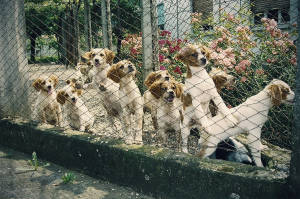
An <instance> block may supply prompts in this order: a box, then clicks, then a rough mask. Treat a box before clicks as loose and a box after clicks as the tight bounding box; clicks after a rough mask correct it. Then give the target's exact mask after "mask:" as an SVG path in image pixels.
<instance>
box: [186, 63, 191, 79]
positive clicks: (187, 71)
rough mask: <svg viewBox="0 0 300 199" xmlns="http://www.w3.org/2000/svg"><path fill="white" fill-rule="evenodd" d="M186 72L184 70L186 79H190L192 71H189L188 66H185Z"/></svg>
mask: <svg viewBox="0 0 300 199" xmlns="http://www.w3.org/2000/svg"><path fill="white" fill-rule="evenodd" d="M186 67H187V70H186V78H191V77H192V71H191V69H190V66H186Z"/></svg>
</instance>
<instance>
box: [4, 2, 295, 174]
mask: <svg viewBox="0 0 300 199" xmlns="http://www.w3.org/2000/svg"><path fill="white" fill-rule="evenodd" d="M1 3H2V4H3V5H5V6H6V9H4V12H2V13H1V23H0V25H1V28H0V29H1V35H0V39H1V59H0V60H1V61H0V63H1V66H3V67H1V73H0V80H1V86H0V88H1V106H0V108H1V116H2V117H8V116H10V117H14V116H17V115H18V116H22V117H24V118H26V119H31V120H33V121H38V123H39V125H46V124H47V125H49V128H51V125H56V126H60V127H62V128H64V129H65V131H67V132H68V133H76V131H83V132H86V133H93V134H95V135H99V136H109V137H114V138H118V139H119V138H120V139H123V140H125V142H126V143H128V144H132V143H135V144H142V143H143V144H150V145H159V146H166V147H168V148H171V149H174V150H179V151H183V152H186V153H192V154H195V155H200V156H201V157H211V158H217V159H225V160H231V161H236V162H242V163H247V164H252V165H257V166H265V167H268V168H275V169H278V170H280V171H283V173H285V174H286V175H287V174H288V171H289V162H290V156H291V147H292V145H293V141H294V140H293V139H292V137H293V135H292V133H293V131H292V126H293V121H294V119H293V105H292V103H293V97H294V94H293V92H292V90H294V89H295V79H296V78H295V74H296V68H297V67H296V45H295V44H296V41H297V38H298V34H297V23H296V22H297V17H298V11H297V1H296V0H289V1H286V0H276V1H272V2H271V1H268V0H264V1H260V0H253V1H252V0H251V1H246V0H245V1H244V0H226V1H225V0H199V1H196V0H195V1H183V0H164V1H163V0H144V1H134V0H112V1H110V0H103V1H100V0H82V1H81V0H52V1H49V0H25V4H23V2H22V1H16V2H11V1H5V0H3V1H1ZM2 44H3V45H2ZM27 63H28V64H27ZM153 71H154V72H153ZM274 79H277V80H274ZM47 125H46V126H47Z"/></svg>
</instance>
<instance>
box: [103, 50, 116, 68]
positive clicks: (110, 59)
mask: <svg viewBox="0 0 300 199" xmlns="http://www.w3.org/2000/svg"><path fill="white" fill-rule="evenodd" d="M104 53H105V55H106V63H108V64H109V65H112V64H113V61H114V58H115V53H114V52H113V51H111V50H109V49H107V48H105V49H104Z"/></svg>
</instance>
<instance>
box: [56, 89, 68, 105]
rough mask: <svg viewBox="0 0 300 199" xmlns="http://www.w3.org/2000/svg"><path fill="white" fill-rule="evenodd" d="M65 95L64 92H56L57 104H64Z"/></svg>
mask: <svg viewBox="0 0 300 199" xmlns="http://www.w3.org/2000/svg"><path fill="white" fill-rule="evenodd" d="M65 95H66V92H65V91H58V93H57V96H56V100H57V102H58V103H60V104H64V103H65V102H66V97H65Z"/></svg>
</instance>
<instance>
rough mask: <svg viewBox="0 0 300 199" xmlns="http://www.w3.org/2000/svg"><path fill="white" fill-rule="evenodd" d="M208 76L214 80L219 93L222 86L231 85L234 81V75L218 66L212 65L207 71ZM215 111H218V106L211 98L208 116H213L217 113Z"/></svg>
mask: <svg viewBox="0 0 300 199" xmlns="http://www.w3.org/2000/svg"><path fill="white" fill-rule="evenodd" d="M209 76H210V77H211V78H212V80H213V81H214V83H215V85H216V89H217V91H218V93H221V90H222V88H224V87H227V86H233V85H234V82H235V77H234V76H232V75H229V74H227V73H226V72H225V71H224V70H222V69H220V68H215V67H213V68H212V69H211V71H210V72H209ZM217 113H218V107H217V106H216V104H215V103H214V102H213V101H212V100H210V102H209V113H208V117H210V116H212V117H214V116H216V115H217Z"/></svg>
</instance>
